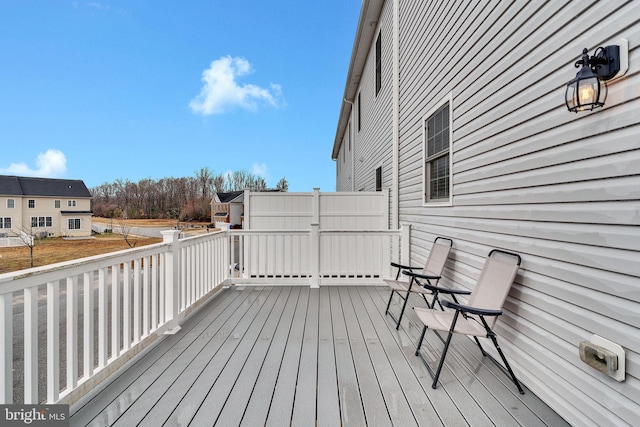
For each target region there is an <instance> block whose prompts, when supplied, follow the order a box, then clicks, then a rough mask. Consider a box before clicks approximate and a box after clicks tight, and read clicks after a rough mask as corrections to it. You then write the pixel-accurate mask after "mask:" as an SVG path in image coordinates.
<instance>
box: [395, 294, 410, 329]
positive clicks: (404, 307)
mask: <svg viewBox="0 0 640 427" xmlns="http://www.w3.org/2000/svg"><path fill="white" fill-rule="evenodd" d="M410 295H411V293H410V292H407V295H406V296H405V297H404V304H402V310H401V311H400V316H398V323H397V324H396V329H400V322H401V321H402V316H404V311H405V309H406V308H407V303H408V302H409V296H410Z"/></svg>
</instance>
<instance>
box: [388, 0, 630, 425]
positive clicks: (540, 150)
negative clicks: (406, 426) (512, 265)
mask: <svg viewBox="0 0 640 427" xmlns="http://www.w3.org/2000/svg"><path fill="white" fill-rule="evenodd" d="M410 3H411V4H406V3H404V4H403V5H402V6H401V10H402V13H403V15H402V21H401V26H400V37H401V42H400V44H401V46H402V47H401V49H404V50H405V55H406V54H407V50H408V49H417V51H416V53H415V56H413V55H411V56H403V55H401V65H400V68H401V69H402V70H405V71H404V73H403V75H402V76H403V78H402V79H401V80H400V85H401V106H400V111H401V126H400V135H401V141H400V146H401V150H400V164H401V170H400V187H401V188H400V221H401V222H402V221H410V222H411V223H412V227H413V228H412V237H413V239H414V242H412V243H414V246H413V247H414V248H416V247H417V248H416V249H414V250H413V251H412V256H413V258H414V259H413V260H412V261H413V262H414V263H420V262H423V261H424V258H425V256H426V255H427V253H428V251H427V248H428V247H429V244H430V242H431V241H433V239H434V237H435V236H437V235H440V234H442V235H446V236H448V237H451V238H453V240H454V242H455V243H454V247H455V262H454V263H452V264H451V265H450V268H449V269H448V270H447V271H446V273H445V275H446V280H445V281H444V283H446V284H451V285H454V286H457V287H463V288H471V287H472V286H473V283H474V282H473V280H472V278H473V277H477V274H478V270H479V268H480V266H481V265H482V260H483V258H484V256H486V254H487V252H488V250H489V249H490V248H491V247H500V248H505V249H509V250H513V251H516V252H519V253H520V254H521V255H522V257H523V260H524V263H523V267H522V270H521V273H520V274H519V276H518V278H517V280H516V284H515V285H514V286H513V289H512V291H511V294H510V297H509V298H508V300H507V303H506V304H505V315H504V316H502V319H501V322H500V323H499V325H500V326H499V328H498V333H499V334H500V335H501V337H502V338H503V340H502V346H503V347H506V348H507V353H508V354H509V356H510V357H511V359H512V360H514V361H515V364H516V365H517V369H516V371H517V373H518V375H519V377H520V378H521V379H522V380H523V382H524V383H525V384H527V385H528V386H529V387H531V388H532V389H533V391H534V392H535V393H536V394H537V395H539V396H540V397H541V398H543V399H544V400H545V401H547V402H548V403H549V404H550V405H551V406H552V407H554V408H555V409H556V410H557V411H559V412H560V414H562V415H563V416H565V417H566V418H567V419H568V420H570V421H571V422H572V423H573V424H579V425H589V423H592V422H593V423H595V424H598V425H616V424H621V423H630V424H632V423H634V422H635V420H637V419H638V416H639V415H640V408H639V406H638V402H639V401H640V383H639V382H638V378H640V370H638V369H637V367H638V366H640V332H639V330H638V328H639V327H640V320H638V317H637V313H638V311H640V293H639V292H640V264H639V263H638V262H637V260H638V259H639V258H638V257H640V227H638V225H640V218H639V216H638V215H637V212H638V203H637V200H638V196H639V195H640V193H639V192H638V188H640V150H638V145H637V140H638V136H639V135H638V129H637V121H638V120H637V117H638V115H639V114H640V112H639V109H640V102H638V101H633V100H629V101H628V102H626V103H625V101H626V100H625V95H624V93H625V91H627V90H628V89H629V88H631V87H634V86H636V85H638V84H640V77H638V75H637V73H635V74H633V73H632V74H631V75H630V76H629V77H628V78H627V79H623V80H622V81H619V82H613V83H612V84H611V85H610V91H609V98H608V100H607V105H606V106H605V108H604V109H603V110H601V111H598V112H597V113H591V117H588V114H589V113H586V114H585V113H583V115H575V114H570V113H569V112H567V111H566V108H565V107H564V105H563V93H564V84H565V83H566V82H567V81H568V80H570V79H571V78H573V76H574V75H575V72H576V71H575V69H574V68H573V61H575V59H576V56H577V55H579V54H580V52H581V49H582V48H583V47H584V46H588V45H590V44H592V43H599V42H600V41H601V40H606V41H608V42H614V41H615V39H616V38H617V37H622V36H624V37H633V38H635V39H636V43H637V42H638V39H639V38H640V37H638V35H637V34H636V33H637V32H636V33H633V32H630V33H629V34H622V35H621V34H614V33H616V32H617V31H619V29H621V28H626V27H627V26H632V23H633V22H634V21H635V22H637V19H638V16H640V8H639V7H638V5H637V4H636V5H634V4H631V5H629V6H628V7H626V8H622V9H620V10H618V11H615V7H611V6H612V5H611V4H602V3H597V4H592V3H591V2H584V3H583V2H580V3H578V4H576V3H572V4H571V7H568V5H567V4H566V3H565V2H550V3H548V4H547V5H546V6H545V7H540V4H538V3H536V2H533V3H524V2H523V3H520V2H514V3H510V4H507V3H505V2H487V3H481V4H475V3H474V4H460V3H458V2H449V3H447V2H442V3H436V2H433V3H429V4H424V3H423V2H418V1H414V2H410ZM420 8H422V10H420ZM435 8H438V10H439V11H440V12H442V13H437V11H436V10H434V9H435ZM576 8H577V9H576ZM419 10H420V11H419ZM612 10H613V13H611V12H612ZM583 11H584V12H585V14H584V15H581V13H582V12H583ZM610 13H611V15H609V14H610ZM433 16H436V17H438V18H436V19H429V18H428V17H433ZM576 17H580V19H576ZM604 17H606V18H604ZM594 19H595V20H597V21H598V28H599V30H598V31H601V30H600V29H606V28H609V27H610V28H612V30H611V37H612V38H611V39H608V38H607V36H606V35H605V34H595V33H594V32H590V33H588V34H585V35H583V36H581V37H580V39H579V41H576V40H575V38H574V37H572V36H570V34H582V31H581V28H583V27H584V25H585V23H586V22H590V20H594ZM425 20H428V25H427V24H426V22H424V21H425ZM420 21H423V22H420ZM425 28H426V31H425ZM636 28H637V24H636ZM550 35H551V36H550ZM444 46H447V48H446V53H445V54H444V55H442V56H440V57H439V60H438V61H433V60H432V57H431V56H429V55H425V52H439V51H440V49H441V47H444ZM426 47H428V48H426ZM478 58H482V64H483V65H480V64H479V63H478V62H476V60H477V59H478ZM542 58H544V63H542V64H538V65H536V66H533V67H532V66H531V64H532V63H536V64H537V62H538V59H542ZM635 69H636V70H637V64H636V68H635ZM430 76H438V77H437V78H430ZM440 76H442V77H440ZM449 91H452V92H453V99H454V102H453V110H452V117H453V135H454V138H453V146H452V148H453V171H452V172H453V205H454V206H452V207H448V208H445V209H444V210H443V209H431V208H428V207H427V208H425V209H424V210H421V211H420V214H419V215H417V213H418V212H416V210H415V207H416V206H419V204H420V202H421V200H422V196H421V195H420V193H418V192H417V191H416V190H419V189H418V188H416V185H415V184H414V183H415V178H414V177H415V176H416V175H417V173H418V171H416V170H415V166H414V165H415V157H416V153H417V152H419V148H420V140H419V138H418V137H417V136H418V135H419V132H420V125H421V123H420V122H421V121H420V120H418V119H417V117H421V116H422V115H423V114H425V112H426V111H427V109H428V108H429V107H430V105H429V101H428V100H429V99H431V100H433V99H438V97H441V96H443V95H444V94H445V93H447V92H449ZM623 103H624V105H618V106H616V104H623ZM607 122H610V123H611V124H610V125H604V123H607ZM634 260H635V261H634ZM593 334H597V335H600V336H602V337H604V338H606V339H609V340H611V341H614V342H616V343H618V344H620V345H622V346H623V347H624V348H625V349H626V351H627V380H626V381H625V382H623V383H617V382H616V381H613V380H611V379H610V378H608V377H606V376H604V375H602V374H600V373H598V372H596V371H595V370H593V369H591V368H590V367H588V366H587V365H585V364H584V363H582V362H581V361H580V359H579V357H578V351H577V347H578V344H579V343H580V341H583V340H589V339H590V337H591V335H593ZM594 390H597V392H596V393H595V394H594V393H593V391H594ZM598 396H608V398H607V399H600V398H599V397H598ZM614 396H615V397H614ZM613 401H615V402H616V403H615V405H613V404H612V402H613Z"/></svg>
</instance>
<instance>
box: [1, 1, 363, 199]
mask: <svg viewBox="0 0 640 427" xmlns="http://www.w3.org/2000/svg"><path fill="white" fill-rule="evenodd" d="M360 6H361V1H359V0H323V1H299V0H275V1H255V0H252V1H242V0H224V1H223V0H198V1H177V0H174V1H168V0H154V1H116V0H113V1H112V0H104V1H83V0H77V1H74V0H66V1H57V0H39V1H31V0H24V1H22V0H21V1H5V0H3V1H0V52H1V54H2V66H0V111H2V114H1V115H0V117H1V118H0V146H1V147H2V150H0V174H5V175H24V176H42V177H52V178H69V179H82V180H84V182H85V184H86V185H87V186H88V187H93V186H97V185H99V184H102V183H105V182H113V181H115V180H117V179H129V180H131V181H134V182H137V181H139V180H140V179H143V178H153V179H159V178H164V177H183V176H195V172H196V171H197V170H199V169H200V168H202V167H208V168H209V169H211V170H212V171H213V172H215V173H216V174H217V173H224V172H227V171H234V170H247V171H249V172H252V173H254V174H256V175H260V176H262V177H263V178H265V180H266V182H267V185H268V186H271V187H275V185H276V184H277V182H278V181H279V180H280V179H281V178H286V179H287V181H288V182H289V191H311V190H312V189H313V188H314V187H320V189H321V190H322V191H334V190H335V163H334V162H333V161H332V160H331V150H332V147H333V140H334V137H335V131H336V126H337V120H338V114H339V111H340V104H341V102H342V96H343V92H344V85H345V79H346V74H347V69H348V66H349V60H350V56H351V49H352V46H353V39H354V35H355V30H356V27H357V23H358V16H359V13H360Z"/></svg>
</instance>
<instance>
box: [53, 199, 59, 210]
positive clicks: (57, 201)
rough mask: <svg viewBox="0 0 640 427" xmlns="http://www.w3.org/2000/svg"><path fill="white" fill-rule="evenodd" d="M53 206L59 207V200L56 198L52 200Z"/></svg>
mask: <svg viewBox="0 0 640 427" xmlns="http://www.w3.org/2000/svg"><path fill="white" fill-rule="evenodd" d="M53 207H54V208H55V209H60V200H56V201H54V202H53Z"/></svg>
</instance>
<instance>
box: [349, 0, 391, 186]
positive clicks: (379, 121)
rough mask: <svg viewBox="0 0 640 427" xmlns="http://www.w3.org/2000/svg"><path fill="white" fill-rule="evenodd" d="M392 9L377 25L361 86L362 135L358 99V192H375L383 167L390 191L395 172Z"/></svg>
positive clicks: (388, 8) (387, 9)
mask: <svg viewBox="0 0 640 427" xmlns="http://www.w3.org/2000/svg"><path fill="white" fill-rule="evenodd" d="M392 12H393V11H392V8H391V4H390V3H388V4H385V6H384V7H383V9H382V16H381V17H380V19H379V21H378V22H377V30H376V32H375V37H374V39H373V41H372V43H371V48H370V50H369V56H368V59H367V63H366V66H365V69H364V71H363V73H362V78H361V84H360V89H359V92H358V93H360V99H361V105H362V111H361V119H362V122H361V125H362V126H361V128H360V131H359V132H358V128H357V114H358V111H357V110H358V106H357V102H358V98H357V95H356V98H355V100H354V102H355V107H354V108H355V114H354V115H353V118H354V119H353V120H354V123H353V126H354V134H355V138H354V141H355V150H354V156H355V158H354V160H355V162H354V164H355V190H356V191H359V190H364V191H374V190H375V188H376V180H375V172H376V169H377V168H378V167H379V166H382V173H383V177H382V186H383V187H389V186H390V182H391V171H392V151H391V150H392V145H391V138H392V133H391V132H392V125H391V121H392V117H391V115H390V114H389V111H390V110H391V97H392V92H391V90H392V83H393V81H392V75H391V73H392V70H391V66H392V60H391V55H392ZM380 31H382V88H381V89H380V91H379V92H378V94H377V95H376V85H375V81H376V63H375V52H376V51H375V49H376V46H375V41H376V37H377V36H378V34H379V33H380Z"/></svg>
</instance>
